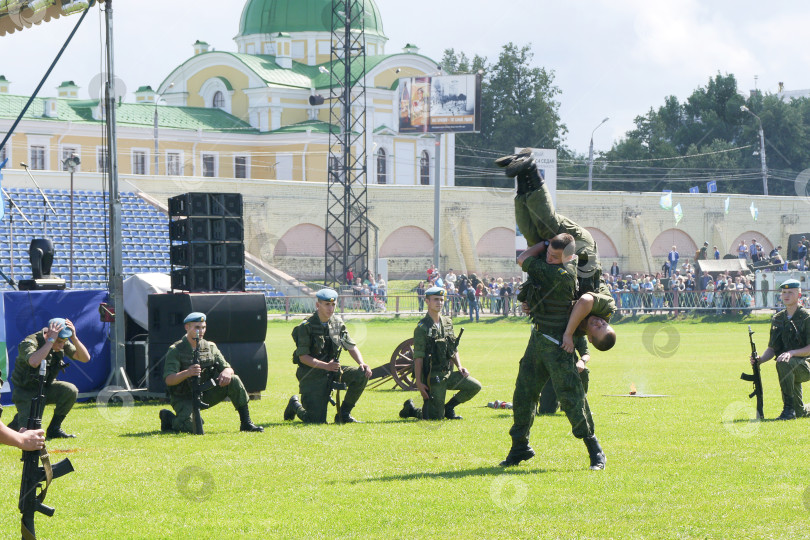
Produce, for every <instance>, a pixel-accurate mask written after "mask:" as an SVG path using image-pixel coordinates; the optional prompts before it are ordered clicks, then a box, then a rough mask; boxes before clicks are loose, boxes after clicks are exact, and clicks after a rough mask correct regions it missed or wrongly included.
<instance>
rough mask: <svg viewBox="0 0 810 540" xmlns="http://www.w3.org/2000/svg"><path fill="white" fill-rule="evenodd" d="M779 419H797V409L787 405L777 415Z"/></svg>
mask: <svg viewBox="0 0 810 540" xmlns="http://www.w3.org/2000/svg"><path fill="white" fill-rule="evenodd" d="M776 419H777V420H795V419H796V411H794V410H793V409H792V408H791V407H785V408H784V409H782V414H780V415H779V416H777V417H776Z"/></svg>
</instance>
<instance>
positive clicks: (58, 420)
mask: <svg viewBox="0 0 810 540" xmlns="http://www.w3.org/2000/svg"><path fill="white" fill-rule="evenodd" d="M64 419H65V415H63V414H55V415H53V418H52V419H51V423H50V425H49V426H48V430H47V431H46V432H45V438H46V439H74V438H75V437H76V435H71V434H70V433H65V432H64V431H63V430H62V421H63V420H64Z"/></svg>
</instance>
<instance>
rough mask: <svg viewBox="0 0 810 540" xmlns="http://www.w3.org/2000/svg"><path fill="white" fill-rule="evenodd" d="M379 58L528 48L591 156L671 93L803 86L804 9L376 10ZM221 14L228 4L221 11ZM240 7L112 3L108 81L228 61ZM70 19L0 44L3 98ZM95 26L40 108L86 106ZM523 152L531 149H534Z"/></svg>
mask: <svg viewBox="0 0 810 540" xmlns="http://www.w3.org/2000/svg"><path fill="white" fill-rule="evenodd" d="M376 3H377V6H378V7H379V9H380V12H381V15H382V18H383V25H384V31H385V34H386V35H387V36H388V38H389V41H388V43H387V45H386V52H387V53H389V54H390V53H394V52H399V51H401V49H402V46H403V45H405V43H415V44H416V45H418V46H419V47H420V48H421V50H420V52H421V53H423V54H425V55H427V56H429V57H431V58H434V59H436V60H439V59H440V58H441V56H442V53H443V51H444V50H445V49H447V48H454V49H455V50H456V51H464V52H465V53H467V54H468V55H469V56H472V55H474V54H479V55H482V56H486V57H487V58H488V59H489V60H490V61H492V62H494V61H496V60H497V57H498V53H499V51H500V49H501V47H502V45H504V44H505V43H508V42H509V41H512V42H514V43H515V44H517V45H525V44H531V45H532V47H533V51H534V53H535V57H534V62H535V65H538V66H543V67H545V68H546V69H549V70H554V72H555V73H556V84H557V85H558V86H559V87H560V89H561V90H562V95H561V96H560V101H561V108H560V112H561V116H562V120H563V122H564V123H565V124H567V126H568V129H569V133H568V135H567V136H566V138H565V140H566V144H567V145H568V146H569V147H570V148H572V149H574V150H576V151H578V152H581V153H587V151H588V142H589V139H590V135H591V130H592V129H593V128H594V127H595V126H596V125H597V124H598V123H599V122H600V121H601V120H602V119H603V118H604V117H606V116H607V117H610V120H609V121H608V123H607V124H605V125H604V126H602V127H601V128H599V130H598V131H597V132H596V134H595V136H594V146H595V148H596V150H597V151H599V150H606V149H608V148H609V147H610V145H611V144H612V143H613V142H614V141H616V140H617V139H619V138H620V137H622V135H623V134H624V133H625V132H626V131H627V130H629V129H631V128H632V127H633V118H634V117H635V116H636V115H639V114H643V113H644V112H646V111H647V110H648V109H649V108H650V107H656V108H657V107H658V106H660V105H661V104H662V103H663V100H664V97H665V96H667V95H671V94H672V95H675V96H677V97H678V99H680V100H681V101H683V100H684V99H685V98H686V97H688V96H689V94H691V93H692V91H693V90H694V89H695V88H697V87H698V86H703V85H705V84H706V83H707V82H708V80H709V78H710V77H712V76H714V75H715V74H716V73H717V72H720V73H723V74H725V73H733V74H734V75H735V76H736V77H737V80H738V82H739V87H740V89H741V90H744V91H746V92H747V91H748V90H749V89H753V88H754V84H755V82H754V81H755V79H754V78H755V76H758V81H757V83H756V85H757V87H758V88H760V89H762V90H764V91H766V92H776V91H777V84H778V82H780V81H783V82H784V83H785V89H786V90H796V89H805V88H810V70H808V67H807V66H808V65H810V47H808V42H807V28H808V27H810V2H804V1H799V0H782V1H780V2H775V3H771V4H766V3H763V2H761V1H758V2H754V1H752V0H735V1H730V0H713V1H711V2H699V1H698V0H681V1H666V0H662V1H649V0H586V1H583V2H571V1H562V0H560V1H557V2H549V1H540V0H509V1H501V2H493V1H491V0H488V1H482V0H409V1H408V2H403V1H402V0H376ZM224 5H228V6H231V5H232V6H233V8H230V7H229V8H225V7H223V6H224ZM243 5H244V4H243V0H227V1H226V2H223V1H222V0H171V1H167V0H115V11H114V13H115V31H116V41H115V47H116V71H117V74H118V76H119V77H120V78H121V79H123V81H124V82H125V84H126V85H127V89H128V91H129V92H130V94H129V95H128V96H127V99H128V100H130V101H132V100H133V99H134V97H133V96H132V94H131V92H133V91H134V90H135V89H137V88H138V87H139V86H142V85H151V86H152V87H153V88H156V87H157V85H158V84H159V83H160V82H161V81H162V80H163V79H164V78H165V77H166V76H167V75H168V74H169V72H170V71H171V70H172V69H173V68H174V67H176V66H177V65H179V64H180V63H182V62H183V61H184V60H186V59H187V58H188V57H189V56H191V54H192V47H191V44H192V43H194V41H196V40H197V39H201V40H204V41H207V42H208V43H210V44H211V45H212V46H213V47H214V48H216V49H219V50H231V51H233V50H236V44H235V43H234V41H233V37H234V36H235V35H236V33H237V32H238V28H239V18H240V15H241V11H242V7H243ZM77 20H78V16H72V17H66V18H62V19H60V20H58V21H52V22H50V23H47V24H43V25H40V26H35V27H33V28H31V29H29V30H26V31H23V32H16V33H14V34H11V35H7V36H5V37H2V38H0V58H2V61H0V74H2V75H5V76H6V78H7V79H9V80H10V81H11V82H12V86H11V92H12V93H14V94H23V95H27V94H29V93H31V92H33V90H34V89H35V87H36V85H37V83H38V82H39V80H40V78H41V77H42V75H43V74H44V73H45V70H46V69H47V66H48V65H49V64H50V62H51V61H52V59H53V57H54V55H55V54H56V52H57V51H58V49H59V47H60V46H61V44H62V43H63V41H64V39H65V38H66V37H67V35H68V33H69V32H70V29H71V28H72V27H73V25H74V24H75V23H76V21H77ZM100 21H101V15H100V10H99V9H98V8H94V9H93V11H92V12H91V14H90V15H88V18H87V19H86V20H85V22H84V24H83V26H82V28H81V29H80V30H79V33H78V34H77V36H76V38H75V39H74V41H73V43H72V44H71V46H70V47H69V49H68V51H67V53H66V54H65V56H64V57H63V59H62V61H61V62H60V64H59V65H58V66H57V68H56V69H55V70H54V73H53V74H52V75H51V77H50V78H49V80H48V81H47V82H46V83H45V87H44V88H43V91H42V92H41V93H40V95H41V96H47V95H54V94H55V87H56V86H58V85H59V83H60V82H62V81H64V80H74V81H76V83H77V84H78V85H79V86H81V87H82V90H81V93H82V96H83V97H87V96H88V87H89V82H90V81H91V80H92V79H93V77H94V76H95V75H97V74H98V73H99V72H100V71H101V67H100V66H101V65H102V57H101V48H100V43H101V39H102V35H101V33H102V32H103V30H102V26H101V24H100ZM530 143H531V141H527V144H530Z"/></svg>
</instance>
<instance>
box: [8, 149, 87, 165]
mask: <svg viewBox="0 0 810 540" xmlns="http://www.w3.org/2000/svg"><path fill="white" fill-rule="evenodd" d="M79 154H80V152H79V149H78V148H76V147H75V146H63V147H62V159H61V160H59V164H60V166H61V168H62V170H63V171H67V170H68V168H67V165H66V164H65V161H67V160H68V159H69V158H71V157H73V156H74V155H75V156H77V157H78V156H79ZM0 161H3V160H2V159H0ZM76 170H77V171H78V170H79V167H76Z"/></svg>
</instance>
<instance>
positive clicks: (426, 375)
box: [422, 328, 464, 398]
mask: <svg viewBox="0 0 810 540" xmlns="http://www.w3.org/2000/svg"><path fill="white" fill-rule="evenodd" d="M462 335H464V329H463V328H462V329H461V331H460V332H459V333H458V336H456V339H455V340H453V351H458V344H459V343H460V342H461V336H462ZM428 341H429V344H428V346H427V349H426V350H425V358H423V359H422V380H423V381H424V382H425V385H426V386H427V387H428V392H430V386H431V384H432V383H438V382H439V376H438V375H436V376H435V377H432V378H431V376H430V374H431V372H432V369H433V357H434V356H435V355H436V339H435V338H434V339H429V340H428ZM448 368H451V366H448ZM430 397H431V398H432V397H433V396H430Z"/></svg>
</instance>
